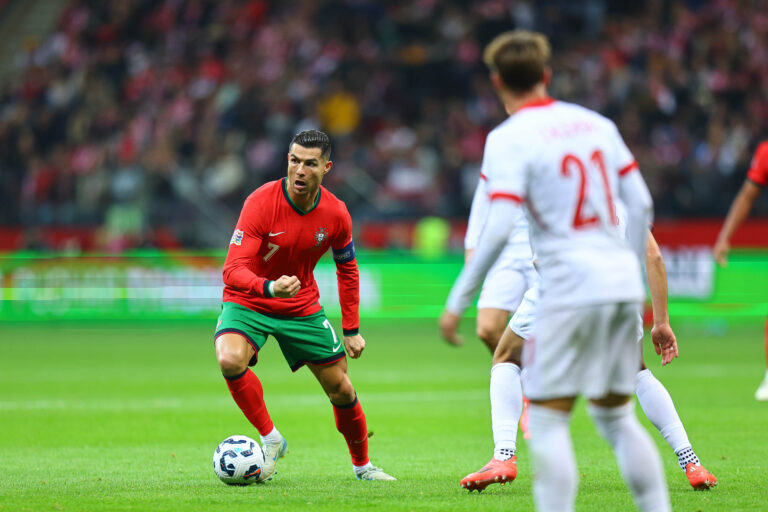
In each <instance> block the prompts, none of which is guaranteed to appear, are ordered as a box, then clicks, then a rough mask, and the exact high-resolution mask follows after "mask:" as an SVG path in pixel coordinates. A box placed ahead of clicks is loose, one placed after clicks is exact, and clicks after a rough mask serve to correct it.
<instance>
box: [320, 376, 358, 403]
mask: <svg viewBox="0 0 768 512" xmlns="http://www.w3.org/2000/svg"><path fill="white" fill-rule="evenodd" d="M326 393H327V394H328V398H329V399H330V400H331V402H333V403H334V404H336V405H346V404H349V403H352V402H353V401H354V400H355V388H354V387H353V386H352V382H350V381H349V379H341V380H339V382H335V383H333V384H332V385H331V386H328V387H327V388H326Z"/></svg>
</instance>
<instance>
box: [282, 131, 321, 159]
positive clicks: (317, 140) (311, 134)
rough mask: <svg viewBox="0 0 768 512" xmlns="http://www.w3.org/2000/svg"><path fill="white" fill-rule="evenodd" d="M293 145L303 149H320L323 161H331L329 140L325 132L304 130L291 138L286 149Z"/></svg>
mask: <svg viewBox="0 0 768 512" xmlns="http://www.w3.org/2000/svg"><path fill="white" fill-rule="evenodd" d="M294 144H298V145H299V146H303V147H305V148H320V155H321V156H322V157H323V158H324V159H325V160H330V159H331V138H330V137H328V135H327V134H326V133H325V132H321V131H320V130H304V131H303V132H299V133H297V134H296V135H294V136H293V139H292V140H291V144H290V145H289V146H288V148H290V147H291V146H293V145H294Z"/></svg>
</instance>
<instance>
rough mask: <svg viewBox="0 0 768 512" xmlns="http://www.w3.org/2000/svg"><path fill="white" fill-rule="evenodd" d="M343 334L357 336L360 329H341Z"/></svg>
mask: <svg viewBox="0 0 768 512" xmlns="http://www.w3.org/2000/svg"><path fill="white" fill-rule="evenodd" d="M342 332H343V333H344V336H357V335H358V334H360V329H342Z"/></svg>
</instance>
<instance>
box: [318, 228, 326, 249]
mask: <svg viewBox="0 0 768 512" xmlns="http://www.w3.org/2000/svg"><path fill="white" fill-rule="evenodd" d="M327 239H328V230H327V229H325V228H317V231H315V247H320V245H322V243H323V242H325V241H326V240H327Z"/></svg>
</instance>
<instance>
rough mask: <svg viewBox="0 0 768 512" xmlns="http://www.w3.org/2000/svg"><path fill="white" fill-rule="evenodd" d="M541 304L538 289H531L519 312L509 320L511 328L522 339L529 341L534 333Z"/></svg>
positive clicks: (527, 292) (526, 294)
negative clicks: (539, 303)
mask: <svg viewBox="0 0 768 512" xmlns="http://www.w3.org/2000/svg"><path fill="white" fill-rule="evenodd" d="M538 302H539V289H538V287H533V288H529V289H528V290H527V291H526V292H525V295H523V300H522V301H521V302H520V306H519V307H518V308H517V311H515V313H514V314H513V315H512V318H510V319H509V328H510V329H511V330H512V332H514V333H515V334H517V335H518V336H519V337H521V338H522V339H524V340H525V339H528V338H530V337H531V334H532V333H533V324H534V321H535V320H536V311H537V309H538Z"/></svg>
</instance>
